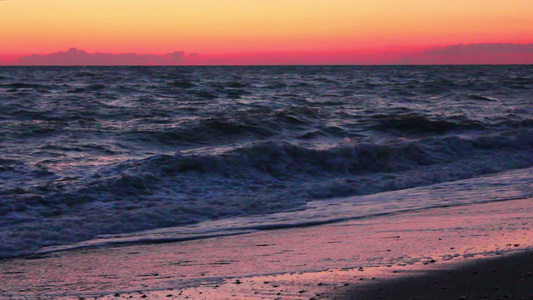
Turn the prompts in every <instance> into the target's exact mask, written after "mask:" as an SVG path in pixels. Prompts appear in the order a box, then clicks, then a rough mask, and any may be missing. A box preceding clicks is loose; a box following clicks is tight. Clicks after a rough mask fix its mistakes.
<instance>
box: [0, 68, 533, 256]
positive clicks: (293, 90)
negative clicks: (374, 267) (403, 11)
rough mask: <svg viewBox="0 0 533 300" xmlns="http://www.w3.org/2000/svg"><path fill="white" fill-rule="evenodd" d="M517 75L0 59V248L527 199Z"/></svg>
mask: <svg viewBox="0 0 533 300" xmlns="http://www.w3.org/2000/svg"><path fill="white" fill-rule="evenodd" d="M532 74H533V72H532V67H531V66H460V67H459V66H457V67H452V66H439V67H436V66H433V67H431V66H429V67H168V68H167V67H146V68H145V67H137V68H129V67H119V68H99V67H90V68H88V67H85V68H84V67H73V68H56V67H44V68H22V67H21V68H19V67H17V68H0V216H1V218H0V257H9V256H17V255H22V254H29V253H35V252H38V251H42V250H44V249H63V248H65V247H67V248H68V247H75V246H76V245H79V244H76V243H80V242H81V243H82V244H99V243H101V244H106V243H109V242H117V241H119V240H120V239H124V238H126V239H129V240H132V239H133V240H154V239H158V238H161V239H181V238H183V237H184V236H188V237H191V236H194V237H198V235H199V234H200V236H201V235H202V234H204V233H205V232H209V233H210V235H211V234H215V235H216V234H226V233H227V232H238V231H237V230H242V231H248V230H257V229H268V228H274V227H279V226H300V225H303V224H319V223H323V222H330V221H334V220H340V219H345V218H354V217H364V216H368V215H375V214H382V213H390V212H394V211H403V210H409V209H420V208H427V207H435V206H443V205H457V204H465V203H471V202H472V201H474V200H472V198H471V197H460V195H468V193H466V194H464V190H462V188H463V186H464V185H466V186H468V189H467V190H468V191H469V193H474V194H472V195H478V196H479V195H480V193H485V194H484V196H483V197H477V198H476V199H478V200H475V201H497V200H505V199H508V198H514V197H524V196H527V195H529V194H531V182H532V181H533V180H532V179H531V178H532V177H531V169H528V168H530V167H532V166H533V150H532V149H533V147H532V146H533V101H532V99H531V97H532V96H531V95H532V94H531V90H532V88H533V75H532ZM513 170H515V171H513ZM468 178H475V180H471V181H460V182H454V181H456V180H461V179H468ZM439 183H444V186H447V191H451V192H446V193H451V194H450V195H454V193H455V195H457V196H458V197H454V198H453V199H452V198H450V197H441V196H438V195H435V194H434V193H433V192H428V191H430V190H431V189H432V188H433V187H435V189H436V190H438V189H440V188H439V187H441V186H443V185H442V184H441V185H435V186H433V187H428V188H423V187H425V186H432V185H434V184H439ZM417 187H419V188H421V189H425V191H426V192H425V193H429V194H428V195H429V196H428V195H426V196H424V197H418V198H417V197H416V196H413V195H411V194H410V193H413V191H415V193H416V191H417ZM409 188H415V189H414V190H406V191H403V192H395V193H392V194H391V193H384V194H383V192H387V191H399V190H404V189H409ZM486 191H490V193H489V192H486ZM402 193H403V194H402ZM363 195H366V196H363ZM390 195H393V196H390ZM353 196H361V197H353ZM413 199H417V200H416V201H413ZM332 207H336V208H334V209H333V208H332ZM279 216H282V217H281V218H282V219H283V218H285V219H284V220H283V221H281V222H280V220H279ZM283 216H284V217H283ZM243 222H244V223H243ZM195 224H196V225H195ZM220 224H225V225H223V226H221V225H220ZM250 224H252V225H250ZM253 224H255V225H253ZM193 225H194V226H193ZM195 226H196V227H201V228H202V229H201V231H194V230H193V231H192V232H191V231H190V228H195ZM220 226H221V227H220ZM254 226H255V227H254ZM258 226H259V227H258ZM161 228H169V229H164V230H162V229H161ZM146 230H156V231H155V232H165V231H167V232H174V234H173V235H164V234H163V235H160V234H159V233H157V234H155V235H154V234H153V233H154V232H153V231H148V233H147V235H146V234H145V231H146ZM158 230H160V231H158ZM176 232H178V233H179V234H182V235H179V234H177V235H176V234H175V233H176ZM180 232H181V233H180ZM184 232H185V233H186V234H183V233H184ZM132 233H133V234H132ZM124 234H126V235H124ZM95 239H96V240H95ZM117 239H118V240H117ZM65 245H66V246H65ZM69 245H70V246H69ZM51 247H52V248H51ZM56 247H57V248H56Z"/></svg>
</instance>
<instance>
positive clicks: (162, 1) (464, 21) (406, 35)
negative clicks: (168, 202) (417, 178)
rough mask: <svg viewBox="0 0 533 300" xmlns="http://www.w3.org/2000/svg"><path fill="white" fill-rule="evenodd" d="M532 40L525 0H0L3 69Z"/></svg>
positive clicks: (380, 52)
mask: <svg viewBox="0 0 533 300" xmlns="http://www.w3.org/2000/svg"><path fill="white" fill-rule="evenodd" d="M531 43H533V1H531V0H506V1H502V0H442V1H441V0H372V1H369V0H0V60H3V61H4V62H11V63H13V62H17V61H18V58H19V57H21V56H29V55H32V54H39V55H46V54H51V53H62V52H67V53H68V52H69V51H68V50H69V49H71V48H76V50H78V51H84V52H86V53H89V54H94V53H105V54H108V55H111V54H125V53H135V54H136V55H139V56H140V55H160V56H165V55H167V54H171V53H177V52H179V53H181V52H183V53H184V57H183V59H181V60H179V63H180V64H181V63H189V64H209V63H215V64H216V63H230V64H254V63H259V64H280V63H281V64H283V63H304V64H306V63H309V64H320V63H328V62H329V63H365V62H366V63H376V64H379V63H380V62H381V63H394V62H397V61H404V62H406V61H409V59H411V60H410V61H411V62H423V61H430V62H431V59H429V58H431V57H429V58H428V57H427V56H428V55H427V54H426V53H427V52H428V51H431V49H435V48H436V47H441V48H444V47H448V46H452V45H476V44H495V45H500V46H499V47H500V48H501V44H522V45H527V44H531ZM500 48H498V49H500ZM500 50H501V49H500ZM500 52H501V51H500ZM71 54H72V53H71ZM191 54H192V55H191ZM424 55H425V56H424ZM520 55H522V56H525V59H526V61H527V59H529V58H530V57H531V56H532V55H531V53H530V54H529V55H528V54H527V52H526V54H524V53H521V54H520ZM520 55H518V56H520ZM71 56H72V55H71ZM448 56H450V55H449V54H448ZM503 56H506V57H507V58H508V59H510V58H513V57H511V55H510V54H508V53H507V54H501V53H500V54H499V56H498V55H496V56H493V57H492V58H490V57H489V56H486V58H485V59H486V60H489V61H490V60H491V59H495V61H498V59H500V60H502V57H503ZM406 57H407V58H408V59H407V60H406ZM516 57H517V56H514V58H516ZM34 58H35V57H34ZM433 58H435V56H433ZM110 59H111V58H110ZM143 59H144V61H146V59H147V58H146V57H144V58H143ZM402 59H403V60H402ZM440 59H441V61H444V60H442V58H440ZM531 59H532V60H531V61H532V62H533V58H531ZM86 61H87V60H86ZM156 61H158V62H159V63H162V62H164V61H163V60H153V63H154V64H156ZM503 61H506V60H505V59H503ZM139 62H141V60H139ZM167 63H168V62H167ZM174 63H176V64H177V63H178V60H175V61H174Z"/></svg>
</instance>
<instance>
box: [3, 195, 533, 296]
mask: <svg viewBox="0 0 533 300" xmlns="http://www.w3.org/2000/svg"><path fill="white" fill-rule="evenodd" d="M532 229H533V201H532V199H523V200H513V201H506V202H497V203H488V204H476V205H469V206H459V207H445V208H436V209H428V210H423V211H416V212H409V213H399V214H394V215H388V216H381V217H376V218H369V219H360V220H353V221H350V222H343V223H336V224H329V225H322V226H314V227H303V228H292V229H282V230H271V231H263V232H256V233H250V234H244V235H236V236H227V237H219V238H210V239H204V240H195V241H186V242H179V243H166V244H141V245H127V246H117V247H107V248H97V249H80V250H74V251H68V252H60V253H54V254H48V255H44V256H40V257H33V258H31V257H29V258H17V259H10V260H3V261H0V275H1V277H2V280H1V281H0V298H8V299H9V298H11V299H43V298H45V299H46V298H53V299H60V298H63V299H79V298H85V299H89V298H97V299H121V298H122V299H146V298H147V299H186V298H188V299H232V298H233V299H335V298H336V299H342V298H348V299H359V298H354V297H362V296H363V295H365V297H367V298H360V299H375V298H372V297H379V296H380V295H381V294H376V293H375V291H376V290H378V291H379V289H382V290H383V289H387V291H389V290H390V293H394V292H395V291H399V293H402V289H403V286H405V284H407V283H402V284H399V283H397V281H395V280H394V279H398V280H404V279H403V278H411V277H412V276H413V274H417V275H420V274H423V278H430V279H424V280H430V281H431V280H433V281H440V280H445V279H441V278H443V277H442V276H443V275H442V274H444V277H446V275H450V274H447V273H442V272H448V270H449V269H456V268H458V267H460V266H461V265H464V264H468V263H475V262H480V263H483V264H484V262H485V261H487V259H490V258H493V257H501V256H503V257H511V256H512V255H513V254H517V253H524V252H527V251H531V250H532V249H533V230H532ZM523 257H525V258H521V259H525V260H521V261H518V263H517V264H518V265H524V266H525V267H527V264H526V263H525V262H529V263H530V262H531V259H530V258H529V256H527V255H526V256H523ZM502 264H503V265H505V264H507V263H506V262H504V263H502ZM503 265H502V267H494V268H497V269H499V270H501V273H498V272H495V273H498V274H503V275H499V276H502V277H500V278H507V277H509V278H515V279H512V280H509V281H515V280H519V279H520V278H522V277H517V276H521V275H520V274H522V273H523V272H522V273H520V272H519V273H520V274H518V275H516V274H514V273H510V272H511V271H509V270H508V269H505V268H503ZM489 268H493V267H489ZM439 270H441V271H439ZM443 270H444V271H443ZM491 270H492V269H491ZM429 271H431V272H430V273H431V274H441V275H427V274H430V273H426V272H429ZM433 271H434V272H433ZM485 271H486V270H485V269H482V268H481V269H479V270H478V271H476V270H474V271H470V272H478V273H477V274H475V275H478V274H479V275H481V274H484V272H485ZM453 274H454V272H453V271H452V274H451V275H453ZM456 274H459V273H456ZM471 275H472V277H473V278H478V277H479V278H481V277H482V276H478V277H476V276H475V275H474V274H471ZM431 276H437V277H438V278H439V279H433V277H431ZM439 276H440V277H439ZM464 276H466V275H464ZM526 277H527V275H526ZM447 278H451V279H449V280H452V279H453V278H454V277H453V276H452V277H449V276H447ZM457 278H458V279H460V280H461V281H463V279H464V278H465V277H457ZM525 279H526V280H527V278H525ZM409 280H410V279H409ZM409 280H408V281H402V282H411V283H410V284H412V285H414V286H417V285H418V283H419V282H422V281H420V279H416V280H415V281H409ZM446 280H447V279H446ZM491 280H493V281H492V282H494V285H496V284H497V285H499V288H500V289H501V291H502V293H505V291H504V288H505V287H506V285H505V283H504V282H502V281H499V280H500V279H498V277H495V279H491ZM499 282H501V283H499ZM446 284H447V285H449V286H450V287H449V288H450V289H451V288H452V287H453V284H452V283H451V281H450V283H446ZM425 285H427V284H425ZM479 285H483V284H482V283H479ZM395 288H396V289H395ZM441 288H442V287H441ZM413 290H414V288H407V289H403V292H405V295H412V294H407V292H409V291H413ZM363 291H367V292H365V293H366V294H364V293H363ZM428 293H430V295H432V296H433V294H432V293H433V292H428ZM506 293H507V294H508V295H510V296H513V294H512V293H514V292H512V291H508V292H506ZM441 294H442V295H446V294H445V293H441ZM494 295H497V294H491V295H484V296H489V297H493V296H494ZM516 295H518V294H516ZM384 296H385V295H384ZM468 296H469V295H461V296H459V297H468ZM504 296H505V295H504ZM387 297H388V296H387ZM406 297H407V296H406ZM409 297H411V298H405V299H413V296H409ZM414 297H416V296H414ZM443 297H449V296H443ZM451 297H452V298H441V299H455V298H453V297H455V294H454V296H451ZM513 297H514V296H513ZM517 297H520V296H517ZM377 299H384V298H377ZM385 299H387V298H385ZM388 299H400V298H398V297H397V296H392V298H388ZM402 299H403V298H402ZM431 299H439V298H434V297H433V298H431ZM457 299H459V298H457ZM467 299H475V298H467ZM489 299H491V298H489ZM492 299H497V298H492ZM518 299H520V298H518ZM526 299H529V298H526Z"/></svg>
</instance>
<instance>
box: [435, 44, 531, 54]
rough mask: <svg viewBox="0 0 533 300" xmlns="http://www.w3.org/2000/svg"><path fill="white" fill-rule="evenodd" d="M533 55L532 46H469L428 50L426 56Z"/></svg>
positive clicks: (460, 45)
mask: <svg viewBox="0 0 533 300" xmlns="http://www.w3.org/2000/svg"><path fill="white" fill-rule="evenodd" d="M510 53H533V44H489V43H485V44H470V45H462V44H459V45H451V46H447V47H441V48H433V49H429V50H428V51H427V52H426V53H425V54H427V55H487V54H510Z"/></svg>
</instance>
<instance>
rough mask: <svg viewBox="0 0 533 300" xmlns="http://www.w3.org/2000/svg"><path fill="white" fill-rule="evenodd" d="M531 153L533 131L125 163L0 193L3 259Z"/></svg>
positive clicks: (443, 176) (507, 161) (496, 167)
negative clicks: (7, 256)
mask: <svg viewBox="0 0 533 300" xmlns="http://www.w3.org/2000/svg"><path fill="white" fill-rule="evenodd" d="M531 149H533V130H531V129H527V128H525V129H517V130H509V131H505V132H500V133H498V134H491V135H483V136H478V137H476V138H461V137H439V138H423V139H418V140H415V141H410V142H393V143H388V144H377V143H374V144H349V143H347V144H343V145H339V146H337V147H333V148H329V149H323V150H317V149H310V148H307V147H303V146H300V145H294V144H291V143H287V142H259V143H253V144H250V145H248V146H244V147H240V148H237V149H233V150H229V151H222V152H220V151H217V152H213V153H212V154H196V155H195V154H186V153H180V152H178V153H176V154H174V155H155V156H151V157H148V158H146V159H142V160H128V161H124V162H122V163H118V164H112V165H109V166H106V167H103V168H100V169H98V170H97V171H95V172H90V173H89V174H88V175H81V173H80V175H79V176H78V177H60V176H58V174H44V176H51V179H52V180H47V181H45V182H39V181H35V183H34V184H33V185H30V186H26V187H25V188H24V189H4V190H3V191H2V193H1V194H2V195H3V196H2V200H0V201H1V203H0V204H1V207H2V209H1V210H0V214H1V215H2V222H1V225H2V226H0V227H1V228H2V231H0V235H3V240H4V243H3V245H0V253H2V254H1V255H9V253H21V251H26V252H28V251H29V252H31V251H35V250H37V249H39V248H41V247H44V246H53V245H61V244H65V243H73V242H77V241H82V240H87V239H89V238H91V237H94V236H95V235H97V234H114V233H124V232H133V231H140V230H147V229H155V228H162V227H168V226H177V225H186V224H192V223H197V222H200V221H203V220H213V219H219V218H226V217H229V216H242V215H250V214H257V213H261V214H264V213H272V212H277V211H281V210H286V209H294V208H297V207H300V206H302V205H304V204H305V203H306V202H308V201H311V200H314V199H326V198H332V197H341V196H351V195H366V194H373V193H378V192H383V191H391V190H399V189H406V188H411V187H416V186H423V185H430V184H434V183H439V182H447V181H452V180H458V179H464V178H471V177H476V176H479V175H483V174H490V173H496V172H501V171H505V170H509V169H516V168H525V167H530V166H532V165H533V152H532V150H531ZM502 158H504V159H502ZM9 164H11V163H9ZM8 168H9V167H8ZM7 171H8V173H9V174H8V173H5V174H6V175H7V176H19V178H22V177H20V176H22V175H20V174H18V175H17V174H14V173H12V172H11V173H10V172H9V170H7ZM32 171H33V170H32V169H28V170H27V172H32ZM4 172H5V171H4ZM21 172H24V169H21ZM37 175H38V174H37ZM37 175H33V176H34V177H35V176H37ZM0 176H2V171H0ZM103 220H106V221H105V222H104V221H103ZM6 228H7V229H6ZM6 230H7V231H6ZM30 233H31V234H30ZM19 235H23V236H25V237H26V240H25V241H24V242H21V241H20V238H19V237H18V236H19ZM28 236H29V237H28Z"/></svg>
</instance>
